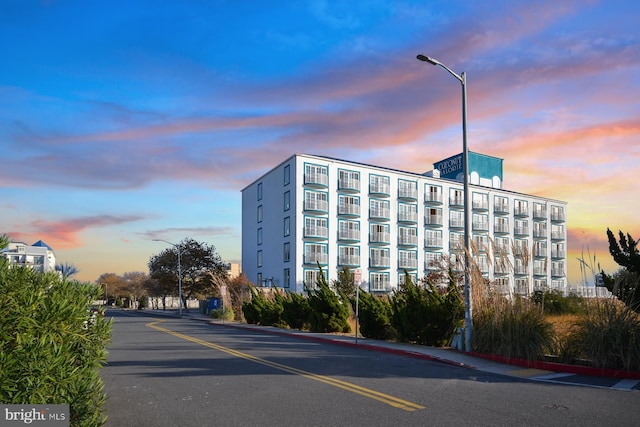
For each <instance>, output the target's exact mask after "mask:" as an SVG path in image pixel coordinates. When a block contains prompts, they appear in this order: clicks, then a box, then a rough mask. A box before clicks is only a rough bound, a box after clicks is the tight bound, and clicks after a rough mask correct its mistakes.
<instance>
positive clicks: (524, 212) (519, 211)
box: [513, 205, 529, 216]
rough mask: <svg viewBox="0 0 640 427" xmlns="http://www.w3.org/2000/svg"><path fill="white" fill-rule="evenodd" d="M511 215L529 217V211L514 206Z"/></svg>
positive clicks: (525, 208)
mask: <svg viewBox="0 0 640 427" xmlns="http://www.w3.org/2000/svg"><path fill="white" fill-rule="evenodd" d="M513 214H514V215H515V216H527V215H529V209H528V208H527V207H526V206H517V205H516V206H515V207H514V208H513Z"/></svg>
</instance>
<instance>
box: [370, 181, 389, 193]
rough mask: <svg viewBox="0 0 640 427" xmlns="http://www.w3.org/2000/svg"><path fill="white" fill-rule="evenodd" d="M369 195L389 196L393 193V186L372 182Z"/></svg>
mask: <svg viewBox="0 0 640 427" xmlns="http://www.w3.org/2000/svg"><path fill="white" fill-rule="evenodd" d="M369 193H371V194H384V195H387V196H388V195H389V194H390V193H391V185H389V184H386V183H383V182H375V183H374V182H372V183H370V184H369Z"/></svg>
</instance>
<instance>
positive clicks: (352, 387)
mask: <svg viewBox="0 0 640 427" xmlns="http://www.w3.org/2000/svg"><path fill="white" fill-rule="evenodd" d="M160 322H163V321H157V322H151V323H147V324H146V326H148V327H150V328H153V329H155V330H158V331H160V332H165V333H167V334H170V335H173V336H175V337H178V338H181V339H184V340H187V341H191V342H193V343H196V344H200V345H202V346H205V347H209V348H212V349H215V350H218V351H222V352H224V353H227V354H230V355H232V356H235V357H240V358H242V359H245V360H249V361H252V362H255V363H260V364H262V365H266V366H270V367H272V368H275V369H279V370H281V371H285V372H289V373H292V374H296V375H301V376H303V377H305V378H308V379H311V380H315V381H320V382H322V383H325V384H329V385H332V386H334V387H338V388H341V389H343V390H347V391H350V392H352V393H356V394H359V395H361V396H365V397H368V398H371V399H374V400H377V401H379V402H382V403H385V404H387V405H390V406H393V407H394V408H399V409H403V410H405V411H415V410H417V409H424V406H422V405H418V404H417V403H413V402H409V401H407V400H403V399H400V398H398V397H394V396H390V395H388V394H385V393H380V392H379V391H375V390H371V389H368V388H365V387H361V386H359V385H356V384H352V383H349V382H346V381H341V380H338V379H335V378H331V377H327V376H325V375H318V374H314V373H312V372H308V371H303V370H302V369H297V368H293V367H291V366H286V365H282V364H280V363H276V362H270V361H268V360H265V359H261V358H259V357H256V356H252V355H250V354H247V353H243V352H241V351H237V350H234V349H232V348H228V347H223V346H221V345H218V344H214V343H212V342H208V341H204V340H201V339H199V338H195V337H192V336H189V335H185V334H181V333H179V332H174V331H171V330H169V329H166V328H163V327H162V326H158V325H157V324H158V323H160Z"/></svg>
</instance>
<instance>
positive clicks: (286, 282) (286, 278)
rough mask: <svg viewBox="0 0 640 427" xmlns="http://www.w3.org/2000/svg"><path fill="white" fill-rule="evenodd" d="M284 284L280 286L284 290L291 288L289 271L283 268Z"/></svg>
mask: <svg viewBox="0 0 640 427" xmlns="http://www.w3.org/2000/svg"><path fill="white" fill-rule="evenodd" d="M283 276H284V283H283V284H282V285H283V286H284V288H285V289H288V288H290V287H291V271H290V270H289V269H288V268H285V269H284V271H283Z"/></svg>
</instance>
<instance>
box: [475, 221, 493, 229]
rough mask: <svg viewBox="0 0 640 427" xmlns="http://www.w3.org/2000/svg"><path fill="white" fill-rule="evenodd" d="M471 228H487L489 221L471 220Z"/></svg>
mask: <svg viewBox="0 0 640 427" xmlns="http://www.w3.org/2000/svg"><path fill="white" fill-rule="evenodd" d="M473 229H474V230H478V231H487V230H489V223H488V222H487V221H473Z"/></svg>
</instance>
